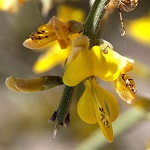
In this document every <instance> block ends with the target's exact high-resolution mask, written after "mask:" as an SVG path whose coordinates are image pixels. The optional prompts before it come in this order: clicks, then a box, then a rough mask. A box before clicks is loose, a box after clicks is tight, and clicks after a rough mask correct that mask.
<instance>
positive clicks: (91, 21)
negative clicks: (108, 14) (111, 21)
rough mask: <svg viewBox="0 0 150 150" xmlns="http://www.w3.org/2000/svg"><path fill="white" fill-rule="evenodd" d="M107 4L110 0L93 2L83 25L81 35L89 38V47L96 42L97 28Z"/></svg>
mask: <svg viewBox="0 0 150 150" xmlns="http://www.w3.org/2000/svg"><path fill="white" fill-rule="evenodd" d="M109 2H110V0H95V2H94V4H93V6H92V8H91V11H90V13H89V15H88V17H87V19H86V21H85V23H84V32H83V34H84V35H86V36H88V37H89V38H90V40H91V43H90V44H91V46H92V45H94V44H95V42H96V38H97V34H98V26H99V23H100V21H101V20H102V18H103V16H104V14H105V11H106V8H107V5H108V3H109Z"/></svg>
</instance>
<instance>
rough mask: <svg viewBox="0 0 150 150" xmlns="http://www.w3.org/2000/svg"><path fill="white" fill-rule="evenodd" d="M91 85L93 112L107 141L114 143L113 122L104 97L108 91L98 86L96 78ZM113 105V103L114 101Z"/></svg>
mask: <svg viewBox="0 0 150 150" xmlns="http://www.w3.org/2000/svg"><path fill="white" fill-rule="evenodd" d="M91 85H92V94H93V99H92V101H93V105H92V106H93V107H92V108H93V112H94V114H95V116H96V119H97V122H98V124H99V126H100V129H101V130H102V132H103V134H104V136H105V138H106V139H107V141H108V142H112V141H113V131H112V125H111V120H110V117H109V116H110V115H109V114H108V110H107V109H106V105H105V103H104V101H105V99H106V98H107V97H104V96H103V95H105V94H107V93H105V92H106V91H105V90H104V89H102V88H101V87H100V86H98V84H97V82H96V80H95V78H93V79H92V80H91ZM101 89H102V91H101ZM103 92H104V93H103ZM108 93H109V92H108ZM112 103H113V101H112ZM108 106H109V105H108ZM113 111H115V109H113ZM111 112H112V110H111ZM117 113H118V112H117ZM113 114H115V113H113Z"/></svg>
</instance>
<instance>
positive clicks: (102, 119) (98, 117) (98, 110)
mask: <svg viewBox="0 0 150 150" xmlns="http://www.w3.org/2000/svg"><path fill="white" fill-rule="evenodd" d="M85 86H86V89H85V91H84V93H83V95H82V96H81V98H80V100H79V102H78V105H77V111H78V114H79V116H80V118H81V119H82V120H83V121H84V122H86V123H88V124H94V123H96V122H97V123H98V124H99V126H100V129H101V130H102V132H103V134H104V136H105V138H106V139H107V141H108V142H112V141H113V131H112V125H111V122H112V121H114V120H115V119H116V118H117V116H118V112H119V108H118V103H117V100H116V98H115V97H114V96H113V95H112V94H111V93H109V92H108V91H106V90H105V89H103V88H102V87H101V86H99V85H98V83H97V81H96V79H95V78H94V77H90V78H88V79H86V81H85Z"/></svg>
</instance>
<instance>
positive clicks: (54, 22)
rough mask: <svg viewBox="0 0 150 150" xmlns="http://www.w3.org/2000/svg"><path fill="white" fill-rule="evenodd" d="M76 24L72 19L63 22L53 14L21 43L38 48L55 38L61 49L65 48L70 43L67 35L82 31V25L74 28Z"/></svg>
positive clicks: (31, 47)
mask: <svg viewBox="0 0 150 150" xmlns="http://www.w3.org/2000/svg"><path fill="white" fill-rule="evenodd" d="M76 24H79V25H80V23H79V22H76V21H74V20H70V21H68V22H65V23H64V22H62V21H60V20H59V19H58V18H57V17H55V16H54V17H52V18H51V19H50V21H49V22H48V23H47V24H44V25H42V26H40V27H39V28H38V31H37V32H34V33H32V34H31V35H30V38H29V39H27V40H25V42H24V43H23V45H24V46H25V47H27V48H30V49H38V48H42V47H44V46H47V45H48V44H49V43H51V42H53V41H55V40H57V41H58V43H59V45H60V47H61V49H65V48H67V47H68V46H69V45H71V39H70V38H69V35H70V34H74V33H78V32H80V31H82V25H81V27H79V28H78V29H77V30H76V28H75V27H74V26H75V25H76Z"/></svg>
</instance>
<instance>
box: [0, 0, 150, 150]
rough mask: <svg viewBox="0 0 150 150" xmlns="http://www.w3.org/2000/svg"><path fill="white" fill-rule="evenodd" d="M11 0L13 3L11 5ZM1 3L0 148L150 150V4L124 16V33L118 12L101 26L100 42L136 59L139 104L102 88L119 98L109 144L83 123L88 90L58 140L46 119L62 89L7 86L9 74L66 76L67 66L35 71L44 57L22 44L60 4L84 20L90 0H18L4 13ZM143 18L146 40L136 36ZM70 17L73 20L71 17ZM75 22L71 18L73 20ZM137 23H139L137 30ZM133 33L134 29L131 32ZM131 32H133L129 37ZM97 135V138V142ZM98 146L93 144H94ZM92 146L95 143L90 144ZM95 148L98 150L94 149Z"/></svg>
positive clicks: (146, 2) (111, 88)
mask: <svg viewBox="0 0 150 150" xmlns="http://www.w3.org/2000/svg"><path fill="white" fill-rule="evenodd" d="M11 1H12V0H10V1H9V4H10V3H11ZM2 4H3V0H0V9H1V11H0V83H1V84H0V150H20V149H21V150H87V148H86V146H87V147H88V148H89V150H104V149H105V150H148V147H149V149H150V146H148V145H150V120H149V119H150V113H149V110H150V105H149V102H150V72H149V71H150V67H149V66H150V15H149V11H150V2H149V0H144V1H142V0H139V4H138V6H137V8H136V9H135V10H134V11H132V12H129V13H126V12H122V15H123V20H124V24H125V28H126V35H125V36H123V37H122V36H121V33H122V28H121V24H120V18H119V13H118V9H114V10H113V11H112V13H110V14H109V18H108V19H107V21H106V22H105V24H104V25H103V28H102V32H101V35H100V38H102V39H105V40H107V41H109V42H110V43H111V44H112V45H113V46H114V50H116V51H117V52H119V53H120V54H122V55H124V56H127V57H129V58H132V59H134V60H135V70H134V71H132V73H131V75H132V77H133V78H134V81H135V82H136V87H137V91H138V92H137V96H138V99H139V101H140V103H138V102H137V104H135V105H133V106H130V105H127V104H126V103H125V102H123V101H122V100H121V99H120V98H119V97H118V96H117V94H116V92H115V89H114V86H113V85H111V84H110V83H109V84H107V85H106V84H104V83H102V84H103V86H104V87H105V88H106V89H108V90H109V91H111V92H112V93H113V94H114V95H115V96H116V97H117V99H118V101H119V106H120V115H119V118H118V119H117V120H116V121H115V123H114V132H115V138H114V141H113V143H111V144H110V143H107V142H106V140H105V139H104V137H103V136H101V132H100V130H99V127H98V124H95V125H88V124H86V123H84V122H83V121H82V120H81V119H80V118H79V117H78V114H77V112H76V105H77V102H78V99H79V98H80V96H81V94H82V92H83V90H84V88H83V86H82V85H79V86H78V90H77V93H76V95H75V98H74V101H73V104H72V106H71V125H70V127H69V129H66V128H64V127H62V128H61V129H60V131H59V133H58V135H57V137H56V139H55V140H53V139H52V137H53V129H54V124H51V125H50V124H48V120H49V118H50V117H51V115H52V114H53V112H54V111H55V110H56V109H57V107H58V105H59V101H60V99H61V94H62V92H63V87H64V86H58V87H55V88H53V89H51V90H48V91H43V92H35V93H28V94H27V93H15V92H12V91H10V90H9V89H8V88H7V87H6V86H5V80H6V78H7V77H9V76H14V77H18V78H34V77H39V76H41V75H49V74H50V75H59V76H62V75H63V71H64V70H63V67H62V66H61V65H58V66H56V67H55V68H53V69H52V70H50V71H47V72H45V73H42V74H36V73H34V72H33V65H34V63H35V62H36V60H37V58H38V57H39V56H40V55H41V54H42V53H43V52H41V51H40V52H39V51H32V50H30V49H27V48H25V47H24V46H23V44H22V43H23V42H24V40H25V39H27V38H28V37H29V35H30V34H31V33H32V32H35V31H37V28H38V27H39V26H40V25H42V24H45V23H47V22H48V21H49V19H50V18H51V17H52V16H53V15H57V13H58V10H57V8H58V7H59V6H60V5H69V6H70V7H75V8H80V9H81V10H82V11H83V13H84V15H85V17H86V16H87V14H88V12H89V10H90V2H89V1H84V0H70V1H69V0H68V1H67V0H66V1H65V0H55V1H52V0H41V1H38V0H28V1H23V2H21V1H17V0H14V1H13V3H12V4H16V5H15V8H14V9H12V7H11V9H3V7H2V6H3V5H2ZM142 17H145V20H144V21H145V22H144V21H143V22H142V21H141V22H139V24H140V25H141V26H142V25H143V27H142V28H145V27H144V23H145V24H146V22H147V24H148V23H149V28H146V29H145V30H146V32H144V31H139V35H141V36H139V37H147V38H148V40H147V42H143V41H144V40H143V41H142V40H141V39H138V36H136V37H137V38H136V37H134V35H133V34H132V32H131V31H132V30H133V28H131V25H132V24H133V21H134V20H136V19H139V18H142ZM70 19H71V18H70ZM72 19H73V18H72ZM136 26H137V24H135V28H136ZM130 29H131V30H130ZM130 33H131V34H130ZM98 137H99V138H98ZM93 141H94V142H95V143H94V142H93ZM92 144H93V145H92ZM94 146H95V147H94Z"/></svg>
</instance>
